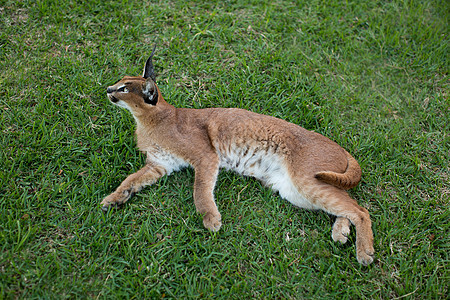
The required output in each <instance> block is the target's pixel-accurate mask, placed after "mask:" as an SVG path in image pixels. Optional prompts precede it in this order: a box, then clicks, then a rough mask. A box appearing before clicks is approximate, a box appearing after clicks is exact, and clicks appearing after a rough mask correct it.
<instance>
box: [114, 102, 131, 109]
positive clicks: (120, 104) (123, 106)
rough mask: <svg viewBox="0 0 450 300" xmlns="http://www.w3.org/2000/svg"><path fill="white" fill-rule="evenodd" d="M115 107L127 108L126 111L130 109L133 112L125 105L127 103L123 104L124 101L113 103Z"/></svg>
mask: <svg viewBox="0 0 450 300" xmlns="http://www.w3.org/2000/svg"><path fill="white" fill-rule="evenodd" d="M113 103H114V104H115V105H117V106H120V107H122V108H125V109H128V110H129V111H131V110H130V107H129V106H128V105H127V104H126V103H125V102H123V101H122V100H119V101H117V102H113Z"/></svg>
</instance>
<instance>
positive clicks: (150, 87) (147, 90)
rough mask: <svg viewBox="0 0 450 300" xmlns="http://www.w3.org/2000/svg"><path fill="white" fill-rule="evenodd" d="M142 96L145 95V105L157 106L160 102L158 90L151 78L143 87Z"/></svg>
mask: <svg viewBox="0 0 450 300" xmlns="http://www.w3.org/2000/svg"><path fill="white" fill-rule="evenodd" d="M142 94H143V95H144V102H145V103H147V104H151V105H156V103H157V102H158V88H157V87H156V84H155V82H154V81H153V80H152V79H151V78H147V79H146V80H145V83H144V84H143V85H142Z"/></svg>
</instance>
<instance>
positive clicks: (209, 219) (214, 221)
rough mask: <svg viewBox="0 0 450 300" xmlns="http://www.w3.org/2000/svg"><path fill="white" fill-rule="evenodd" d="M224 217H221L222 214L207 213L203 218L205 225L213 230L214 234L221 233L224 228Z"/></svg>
mask: <svg viewBox="0 0 450 300" xmlns="http://www.w3.org/2000/svg"><path fill="white" fill-rule="evenodd" d="M221 221H222V217H221V216H220V213H216V214H212V213H207V214H206V215H205V216H204V217H203V225H204V226H205V227H206V228H207V229H209V230H211V231H212V232H217V231H219V229H220V227H221V226H222V222H221Z"/></svg>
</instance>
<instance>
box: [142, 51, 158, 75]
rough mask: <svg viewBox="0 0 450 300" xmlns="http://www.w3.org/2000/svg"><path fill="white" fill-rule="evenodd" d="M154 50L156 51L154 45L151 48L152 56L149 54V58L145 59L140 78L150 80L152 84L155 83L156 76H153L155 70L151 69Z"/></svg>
mask: <svg viewBox="0 0 450 300" xmlns="http://www.w3.org/2000/svg"><path fill="white" fill-rule="evenodd" d="M155 50H156V44H155V47H154V48H153V51H152V54H150V57H149V58H148V59H147V62H146V63H145V67H144V75H142V77H144V78H145V79H147V78H151V79H152V80H153V81H154V82H156V74H155V69H154V68H153V62H152V58H153V54H155Z"/></svg>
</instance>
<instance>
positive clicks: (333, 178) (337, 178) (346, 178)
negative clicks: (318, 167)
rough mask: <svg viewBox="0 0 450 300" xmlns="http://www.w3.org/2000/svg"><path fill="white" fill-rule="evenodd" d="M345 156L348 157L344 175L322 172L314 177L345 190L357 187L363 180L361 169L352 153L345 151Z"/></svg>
mask: <svg viewBox="0 0 450 300" xmlns="http://www.w3.org/2000/svg"><path fill="white" fill-rule="evenodd" d="M344 151H345V150H344ZM345 155H346V156H347V169H346V170H345V172H344V173H336V172H333V171H321V172H317V173H316V174H315V175H314V177H316V178H317V179H320V180H321V181H323V182H326V183H328V184H331V185H334V186H335V187H338V188H341V189H344V190H348V189H351V188H353V187H355V186H356V185H357V184H358V182H359V181H360V180H361V167H360V166H359V164H358V162H357V161H356V159H354V158H353V156H351V155H350V153H348V152H347V151H345Z"/></svg>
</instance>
